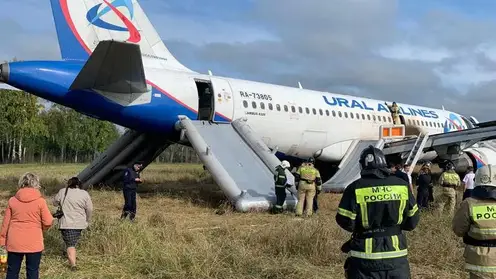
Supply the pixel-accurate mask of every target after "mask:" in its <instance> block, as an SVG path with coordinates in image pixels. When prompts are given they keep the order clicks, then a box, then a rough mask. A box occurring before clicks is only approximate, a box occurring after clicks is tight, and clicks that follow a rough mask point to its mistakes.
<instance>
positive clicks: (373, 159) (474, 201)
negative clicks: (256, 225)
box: [274, 146, 496, 279]
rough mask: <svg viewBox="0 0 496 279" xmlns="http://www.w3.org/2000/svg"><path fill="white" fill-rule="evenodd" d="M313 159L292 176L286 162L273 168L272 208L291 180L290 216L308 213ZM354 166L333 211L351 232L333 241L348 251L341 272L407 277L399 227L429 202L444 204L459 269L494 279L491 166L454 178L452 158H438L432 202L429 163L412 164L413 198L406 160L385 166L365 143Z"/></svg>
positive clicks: (495, 177) (495, 208)
mask: <svg viewBox="0 0 496 279" xmlns="http://www.w3.org/2000/svg"><path fill="white" fill-rule="evenodd" d="M313 162H314V160H313V158H310V159H309V160H308V162H306V163H304V164H303V165H302V166H300V167H299V168H298V170H297V171H296V172H294V173H293V174H294V177H295V181H291V180H290V179H288V175H286V172H285V170H287V169H289V168H290V164H289V163H288V162H287V161H283V162H282V164H281V165H280V166H278V167H277V168H276V172H275V176H274V179H275V185H276V196H277V202H276V205H275V206H274V212H276V213H280V212H282V209H283V204H284V199H285V193H283V192H285V189H286V188H288V187H292V186H293V185H295V184H296V185H295V186H296V187H297V189H298V203H297V205H296V215H297V216H300V215H301V214H302V212H303V208H304V207H306V211H307V215H308V216H310V215H312V206H309V205H310V203H311V202H312V199H313V198H314V197H316V195H315V193H319V192H320V191H321V190H322V186H321V183H322V182H321V180H320V174H319V172H318V170H316V169H315V167H314V166H313ZM359 164H360V167H361V173H360V174H361V177H360V178H359V179H357V180H355V181H354V182H352V183H351V184H350V185H348V186H347V187H346V189H345V191H344V193H343V196H342V198H341V201H340V203H339V207H338V212H337V214H336V222H337V224H338V225H339V226H340V227H341V228H343V229H345V230H346V231H349V232H351V233H352V235H351V238H350V239H349V240H348V241H347V242H346V243H344V244H343V246H342V247H341V251H342V252H344V253H347V254H348V258H347V259H346V262H345V263H344V273H345V277H346V278H348V279H362V278H363V279H365V278H377V279H379V278H383V279H387V278H397V279H402V278H405V279H409V278H410V276H411V275H410V266H409V262H408V256H407V255H408V245H407V239H406V236H405V235H404V234H403V231H411V230H414V229H415V228H416V227H417V224H418V222H419V220H420V215H419V212H420V211H422V210H431V209H435V208H437V209H438V210H439V212H440V213H444V210H445V209H446V208H447V215H448V216H453V222H452V230H453V232H454V233H455V235H457V236H458V237H462V238H463V242H464V243H465V244H466V246H465V252H464V257H465V261H466V265H465V269H466V270H467V271H468V272H469V274H470V278H480V279H486V278H496V248H494V247H496V166H492V165H486V166H483V167H481V168H479V169H478V170H477V172H476V173H474V172H473V168H472V167H470V168H469V169H468V172H467V173H466V174H465V176H464V178H463V180H461V179H460V177H459V175H458V174H457V173H456V172H455V167H454V165H453V163H452V162H448V163H446V164H445V166H444V167H443V168H444V171H443V173H442V174H441V176H440V177H439V181H438V183H437V184H438V185H439V186H440V188H441V189H440V192H441V193H440V195H439V196H438V197H437V198H436V199H437V201H436V203H435V204H434V196H433V185H434V182H433V178H432V173H431V164H430V163H428V162H427V163H425V164H423V165H422V167H421V169H420V172H419V175H418V178H417V181H416V184H417V197H415V195H414V194H413V193H414V187H413V183H412V178H411V175H410V169H409V168H410V166H408V165H403V166H402V165H401V164H393V165H391V164H388V162H387V161H386V157H385V156H384V154H383V153H382V151H381V150H380V149H378V148H375V147H373V146H369V147H368V148H366V149H364V150H363V151H362V153H361V156H360V159H359ZM302 181H303V186H301V185H302V184H301V183H302ZM461 185H464V188H465V189H464V194H463V201H462V202H461V203H460V205H459V207H458V210H456V204H457V194H456V193H457V191H456V189H457V188H459V187H460V186H461ZM314 204H316V202H314ZM455 210H456V213H455Z"/></svg>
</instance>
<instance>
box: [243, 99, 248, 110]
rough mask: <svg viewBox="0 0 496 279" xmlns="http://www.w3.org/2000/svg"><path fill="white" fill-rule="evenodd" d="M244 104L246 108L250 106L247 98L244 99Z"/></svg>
mask: <svg viewBox="0 0 496 279" xmlns="http://www.w3.org/2000/svg"><path fill="white" fill-rule="evenodd" d="M243 106H244V107H245V108H247V107H248V102H247V101H246V100H244V101H243Z"/></svg>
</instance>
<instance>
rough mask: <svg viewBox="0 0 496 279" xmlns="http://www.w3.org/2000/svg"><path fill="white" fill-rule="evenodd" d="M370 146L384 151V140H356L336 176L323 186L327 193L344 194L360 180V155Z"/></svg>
mask: <svg viewBox="0 0 496 279" xmlns="http://www.w3.org/2000/svg"><path fill="white" fill-rule="evenodd" d="M369 145H372V146H375V147H377V148H379V149H382V147H383V146H384V140H383V139H380V140H354V141H353V142H352V144H351V146H350V147H349V148H348V151H347V152H346V154H345V155H344V157H343V159H342V160H341V163H340V164H339V166H338V168H339V169H338V171H337V172H336V173H335V174H334V176H333V177H332V178H331V179H329V180H328V181H326V182H325V183H324V184H322V189H323V190H324V191H326V192H342V191H343V190H344V189H345V188H346V187H347V186H348V185H349V184H350V183H351V182H353V181H355V180H357V179H358V178H360V164H359V163H358V161H359V159H360V154H361V153H362V151H363V150H364V149H365V148H367V147H368V146H369Z"/></svg>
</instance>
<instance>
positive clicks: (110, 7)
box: [86, 0, 141, 43]
mask: <svg viewBox="0 0 496 279" xmlns="http://www.w3.org/2000/svg"><path fill="white" fill-rule="evenodd" d="M131 1H132V0H113V1H112V3H109V0H103V2H104V3H105V6H104V7H103V8H101V7H102V4H103V3H100V4H97V5H95V6H93V7H92V8H91V9H90V10H89V11H88V13H87V14H86V19H87V20H88V21H89V22H90V24H93V25H95V26H97V27H100V28H103V29H107V30H112V31H122V32H126V31H127V32H129V38H128V39H127V41H128V42H131V43H139V42H140V41H141V35H140V33H139V31H138V29H137V28H136V26H134V24H133V23H132V21H131V20H132V19H133V17H134V10H133V3H132V2H131ZM118 7H125V8H127V10H128V11H129V14H130V17H131V19H128V18H127V17H126V16H124V14H123V13H122V12H121V11H119V10H118V9H117V8H118ZM109 12H114V13H115V14H116V15H117V17H119V19H120V20H121V21H122V25H123V26H119V25H115V24H113V23H110V22H107V21H104V20H102V16H104V15H105V14H107V13H109Z"/></svg>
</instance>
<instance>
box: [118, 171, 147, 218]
mask: <svg viewBox="0 0 496 279" xmlns="http://www.w3.org/2000/svg"><path fill="white" fill-rule="evenodd" d="M142 168H143V164H141V163H139V162H136V163H134V164H133V167H132V168H126V170H125V171H124V185H123V186H122V192H123V194H124V207H123V208H122V214H121V219H126V218H127V216H129V220H131V221H133V220H134V218H135V217H136V190H137V188H138V184H141V183H143V180H142V179H141V178H140V173H139V172H140V171H141V169H142Z"/></svg>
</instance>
